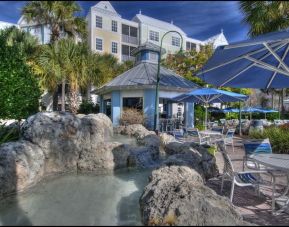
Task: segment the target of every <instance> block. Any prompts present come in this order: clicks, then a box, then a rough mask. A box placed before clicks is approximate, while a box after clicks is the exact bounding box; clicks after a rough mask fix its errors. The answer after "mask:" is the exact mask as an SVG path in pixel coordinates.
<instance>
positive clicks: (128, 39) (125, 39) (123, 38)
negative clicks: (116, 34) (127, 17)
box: [121, 34, 138, 45]
mask: <svg viewBox="0 0 289 227" xmlns="http://www.w3.org/2000/svg"><path fill="white" fill-rule="evenodd" d="M121 41H122V42H125V43H130V44H134V45H138V38H137V37H134V36H128V35H124V34H122V36H121Z"/></svg>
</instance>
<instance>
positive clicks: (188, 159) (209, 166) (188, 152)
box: [163, 142, 219, 179]
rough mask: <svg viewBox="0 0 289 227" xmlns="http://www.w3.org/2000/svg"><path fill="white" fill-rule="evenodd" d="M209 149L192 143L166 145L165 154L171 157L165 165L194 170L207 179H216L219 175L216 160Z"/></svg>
mask: <svg viewBox="0 0 289 227" xmlns="http://www.w3.org/2000/svg"><path fill="white" fill-rule="evenodd" d="M208 148H209V147H204V146H200V145H198V144H196V143H190V142H185V143H179V142H171V143H168V144H166V145H165V152H166V153H167V154H168V155H169V157H168V158H167V160H165V161H164V162H163V164H165V165H168V166H171V165H179V166H183V165H184V166H188V167H191V168H194V169H195V170H196V171H198V173H199V174H201V176H202V177H204V178H205V179H209V178H212V177H216V176H218V175H219V170H218V166H217V164H216V158H215V157H214V156H213V155H211V154H210V153H209V152H208V150H207V149H208Z"/></svg>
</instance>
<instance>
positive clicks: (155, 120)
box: [154, 31, 183, 133]
mask: <svg viewBox="0 0 289 227" xmlns="http://www.w3.org/2000/svg"><path fill="white" fill-rule="evenodd" d="M170 32H175V33H178V34H179V35H180V37H181V40H182V41H181V49H180V51H182V50H183V37H182V35H181V34H180V33H179V32H178V31H168V32H166V33H165V34H164V35H163V36H162V39H161V46H160V52H159V59H158V71H157V83H156V100H155V117H154V130H155V132H156V133H158V131H159V82H160V65H161V58H162V46H163V39H164V37H165V36H166V35H167V34H168V33H170Z"/></svg>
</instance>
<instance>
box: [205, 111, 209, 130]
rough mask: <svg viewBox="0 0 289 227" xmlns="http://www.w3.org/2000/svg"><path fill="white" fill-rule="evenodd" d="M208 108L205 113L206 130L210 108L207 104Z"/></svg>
mask: <svg viewBox="0 0 289 227" xmlns="http://www.w3.org/2000/svg"><path fill="white" fill-rule="evenodd" d="M205 108H206V113H205V130H207V122H208V108H207V106H205Z"/></svg>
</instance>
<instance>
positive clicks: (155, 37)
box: [150, 31, 159, 42]
mask: <svg viewBox="0 0 289 227" xmlns="http://www.w3.org/2000/svg"><path fill="white" fill-rule="evenodd" d="M150 40H152V41H157V42H158V41H159V33H158V32H155V31H150Z"/></svg>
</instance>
